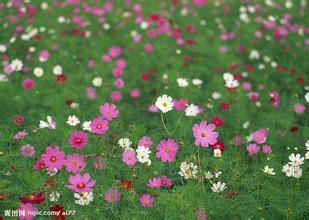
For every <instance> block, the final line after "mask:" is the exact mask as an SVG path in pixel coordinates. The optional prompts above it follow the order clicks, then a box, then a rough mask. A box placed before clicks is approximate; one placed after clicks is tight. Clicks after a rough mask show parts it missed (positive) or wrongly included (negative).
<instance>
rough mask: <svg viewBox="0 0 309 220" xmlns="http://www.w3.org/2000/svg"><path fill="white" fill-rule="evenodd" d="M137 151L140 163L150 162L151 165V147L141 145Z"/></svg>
mask: <svg viewBox="0 0 309 220" xmlns="http://www.w3.org/2000/svg"><path fill="white" fill-rule="evenodd" d="M136 153H137V156H136V158H137V160H138V161H139V162H140V163H148V164H149V165H150V164H151V160H150V159H149V155H150V153H151V151H150V150H149V148H146V147H144V146H139V147H138V148H137V150H136Z"/></svg>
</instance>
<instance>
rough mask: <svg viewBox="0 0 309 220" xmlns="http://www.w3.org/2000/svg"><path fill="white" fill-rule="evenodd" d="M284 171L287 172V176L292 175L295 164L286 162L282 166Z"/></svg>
mask: <svg viewBox="0 0 309 220" xmlns="http://www.w3.org/2000/svg"><path fill="white" fill-rule="evenodd" d="M282 172H284V173H285V175H286V176H288V177H290V176H292V175H293V166H289V164H286V165H284V166H283V168H282Z"/></svg>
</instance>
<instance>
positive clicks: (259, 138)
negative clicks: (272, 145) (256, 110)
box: [250, 128, 268, 144]
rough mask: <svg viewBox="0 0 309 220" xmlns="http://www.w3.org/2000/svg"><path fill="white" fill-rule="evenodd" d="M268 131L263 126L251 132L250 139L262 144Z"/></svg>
mask: <svg viewBox="0 0 309 220" xmlns="http://www.w3.org/2000/svg"><path fill="white" fill-rule="evenodd" d="M267 135H268V131H267V130H266V129H264V128H261V129H259V130H257V131H255V132H253V133H252V134H251V135H250V137H251V140H252V141H255V142H256V143H257V144H262V143H264V142H265V141H266V138H267Z"/></svg>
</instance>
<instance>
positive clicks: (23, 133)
mask: <svg viewBox="0 0 309 220" xmlns="http://www.w3.org/2000/svg"><path fill="white" fill-rule="evenodd" d="M27 135H28V132H27V131H26V130H23V131H19V132H17V134H15V135H14V137H13V139H14V140H19V139H21V138H23V137H25V136H27Z"/></svg>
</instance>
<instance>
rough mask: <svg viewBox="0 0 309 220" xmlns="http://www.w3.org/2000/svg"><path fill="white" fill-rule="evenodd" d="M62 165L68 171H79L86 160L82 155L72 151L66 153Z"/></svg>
mask: <svg viewBox="0 0 309 220" xmlns="http://www.w3.org/2000/svg"><path fill="white" fill-rule="evenodd" d="M64 165H65V166H66V170H67V171H68V172H72V173H79V172H80V171H81V170H82V169H84V168H85V167H86V162H85V161H84V156H81V155H79V154H76V153H74V154H70V155H67V157H66V160H65V161H64Z"/></svg>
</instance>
